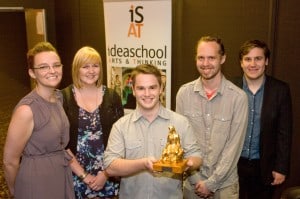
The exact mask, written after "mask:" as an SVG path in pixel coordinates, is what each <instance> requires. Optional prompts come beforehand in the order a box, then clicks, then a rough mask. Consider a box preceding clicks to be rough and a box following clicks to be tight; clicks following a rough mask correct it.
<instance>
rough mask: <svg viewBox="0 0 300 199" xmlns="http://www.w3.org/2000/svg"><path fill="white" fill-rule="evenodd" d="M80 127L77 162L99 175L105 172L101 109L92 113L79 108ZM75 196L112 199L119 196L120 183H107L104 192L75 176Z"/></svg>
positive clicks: (80, 198)
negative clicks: (91, 187) (94, 189)
mask: <svg viewBox="0 0 300 199" xmlns="http://www.w3.org/2000/svg"><path fill="white" fill-rule="evenodd" d="M78 121H79V125H78V143H77V154H76V157H77V160H78V162H79V163H80V165H84V167H85V168H84V169H85V171H86V172H88V173H90V174H92V175H95V176H96V175H97V173H98V172H99V171H102V170H103V154H104V150H105V148H104V145H103V136H102V126H101V123H100V114H99V109H98V108H97V109H96V110H95V111H94V112H92V113H90V112H88V111H86V110H84V109H82V108H79V118H78ZM73 179H74V189H75V195H76V198H78V199H85V198H94V197H112V196H115V195H117V194H118V191H119V183H116V182H112V181H106V183H105V186H104V187H103V189H102V190H99V191H93V190H91V189H90V188H89V187H88V186H87V185H86V184H85V183H84V182H83V181H81V180H80V178H79V177H78V176H76V175H74V176H73Z"/></svg>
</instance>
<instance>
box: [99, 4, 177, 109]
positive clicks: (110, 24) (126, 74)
mask: <svg viewBox="0 0 300 199" xmlns="http://www.w3.org/2000/svg"><path fill="white" fill-rule="evenodd" d="M171 9H172V5H171V0H151V1H150V0H148V1H147V0H146V1H145V0H144V1H142V0H141V1H128V0H127V1H126V0H124V1H122V0H104V20H105V37H106V59H107V81H108V83H107V85H108V86H109V87H111V88H114V89H115V90H116V91H117V92H118V93H119V94H120V96H121V97H122V102H123V105H124V108H128V109H134V108H135V98H134V97H133V95H132V90H131V79H130V72H131V70H132V68H133V67H136V66H137V65H139V64H152V65H155V66H157V67H158V68H159V69H161V71H162V74H163V75H164V76H163V79H164V80H166V81H164V80H163V87H164V93H163V94H162V96H161V102H162V104H163V105H164V106H166V107H168V108H170V101H171V100H170V98H171V50H172V48H171V41H172V40H171V39H172V38H171V36H172V35H171V34H172V30H171V29H172V15H171Z"/></svg>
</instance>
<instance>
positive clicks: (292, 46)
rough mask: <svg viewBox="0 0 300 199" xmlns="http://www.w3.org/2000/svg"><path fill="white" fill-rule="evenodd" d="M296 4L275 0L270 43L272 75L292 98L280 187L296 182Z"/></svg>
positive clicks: (299, 122)
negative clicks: (285, 176) (286, 174)
mask: <svg viewBox="0 0 300 199" xmlns="http://www.w3.org/2000/svg"><path fill="white" fill-rule="evenodd" d="M299 9H300V6H299V4H298V2H297V1H294V0H284V1H279V2H278V12H277V18H276V31H275V33H276V36H275V43H274V49H275V50H274V51H273V57H274V64H273V71H272V73H273V75H274V76H275V77H277V78H279V79H282V80H284V81H286V82H288V83H289V84H290V87H291V92H292V100H293V110H294V112H293V115H294V117H293V118H294V134H293V143H292V159H291V176H290V178H289V180H288V181H287V184H286V185H285V186H284V187H289V186H295V185H298V186H299V185H300V171H299V168H300V155H299V146H300V130H299V129H300V83H299V79H300V67H299V66H300V56H299V53H300V45H299V44H300V38H299V35H300V16H299Z"/></svg>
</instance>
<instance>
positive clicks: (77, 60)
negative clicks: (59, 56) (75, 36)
mask: <svg viewBox="0 0 300 199" xmlns="http://www.w3.org/2000/svg"><path fill="white" fill-rule="evenodd" d="M90 62H96V63H99V67H100V74H99V78H98V81H97V83H96V86H97V87H100V86H101V85H102V83H103V67H102V59H101V56H100V54H99V53H98V52H97V51H96V50H95V49H94V48H92V47H89V46H84V47H82V48H80V49H79V50H78V51H77V52H76V54H75V56H74V59H73V63H72V79H73V84H74V86H75V87H77V88H81V87H82V83H81V81H80V78H79V69H80V68H81V67H82V66H83V65H84V64H87V63H90Z"/></svg>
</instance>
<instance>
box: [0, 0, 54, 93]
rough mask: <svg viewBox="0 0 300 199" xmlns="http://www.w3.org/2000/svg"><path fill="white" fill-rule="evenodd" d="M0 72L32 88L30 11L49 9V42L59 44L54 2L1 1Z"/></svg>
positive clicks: (47, 19)
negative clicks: (27, 15)
mask: <svg viewBox="0 0 300 199" xmlns="http://www.w3.org/2000/svg"><path fill="white" fill-rule="evenodd" d="M0 7H1V8H0V72H1V73H3V74H6V75H7V76H9V77H10V78H12V79H15V80H17V81H19V82H21V83H22V84H24V86H25V87H30V78H29V75H28V73H27V63H26V52H27V50H28V48H27V38H26V24H25V13H24V10H22V9H26V8H41V9H45V10H46V24H47V33H48V41H50V42H52V43H53V44H54V45H55V44H56V39H55V36H56V34H55V23H54V2H53V1H47V0H40V1H34V0H26V2H23V1H20V0H1V1H0Z"/></svg>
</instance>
